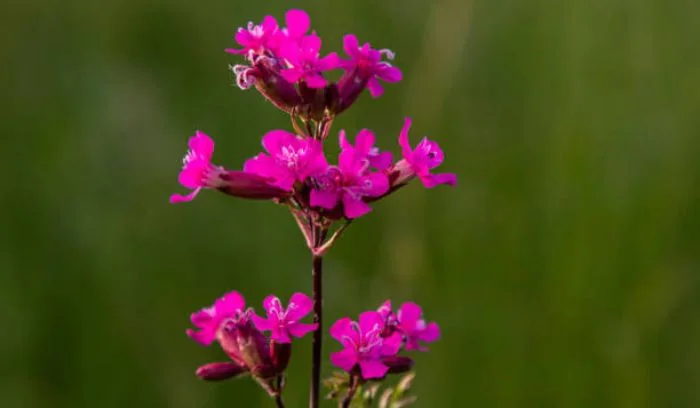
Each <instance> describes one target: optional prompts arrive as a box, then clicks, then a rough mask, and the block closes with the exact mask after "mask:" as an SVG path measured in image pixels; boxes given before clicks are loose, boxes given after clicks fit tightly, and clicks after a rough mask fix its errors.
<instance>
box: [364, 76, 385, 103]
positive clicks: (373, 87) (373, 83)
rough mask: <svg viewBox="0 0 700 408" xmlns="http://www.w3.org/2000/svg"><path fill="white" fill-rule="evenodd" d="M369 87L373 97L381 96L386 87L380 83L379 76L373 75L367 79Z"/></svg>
mask: <svg viewBox="0 0 700 408" xmlns="http://www.w3.org/2000/svg"><path fill="white" fill-rule="evenodd" d="M367 88H368V89H369V94H370V95H372V98H379V97H380V96H382V94H383V93H384V87H383V86H382V84H380V83H379V81H378V80H377V78H375V77H372V78H370V79H369V80H368V81H367Z"/></svg>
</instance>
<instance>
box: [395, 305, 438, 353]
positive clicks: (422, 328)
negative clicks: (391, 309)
mask: <svg viewBox="0 0 700 408" xmlns="http://www.w3.org/2000/svg"><path fill="white" fill-rule="evenodd" d="M396 320H397V325H396V326H397V329H398V330H399V331H400V332H401V333H402V334H403V335H404V338H405V342H406V345H405V347H406V350H419V351H427V350H428V348H427V347H425V346H423V345H422V344H420V342H424V343H432V342H434V341H437V340H438V339H439V338H440V327H439V326H438V324H437V323H435V322H430V323H426V321H425V320H424V319H423V309H421V307H420V306H418V305H417V304H415V303H413V302H406V303H404V304H402V305H401V308H400V309H399V311H398V313H396Z"/></svg>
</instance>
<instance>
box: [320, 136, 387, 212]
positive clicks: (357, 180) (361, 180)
mask: <svg viewBox="0 0 700 408" xmlns="http://www.w3.org/2000/svg"><path fill="white" fill-rule="evenodd" d="M357 139H358V140H357V143H356V145H355V146H353V145H352V144H350V143H349V142H348V141H347V140H346V139H345V135H344V133H341V136H340V144H341V147H342V151H341V152H340V155H339V157H338V166H337V167H335V166H329V167H328V168H327V169H326V170H325V171H324V172H322V173H320V174H317V175H316V176H315V177H314V185H313V188H312V190H311V195H310V202H311V205H312V206H314V207H320V208H325V209H328V210H332V209H334V208H335V207H336V206H337V205H338V203H339V202H341V203H342V204H343V213H344V214H345V217H347V218H349V219H353V218H357V217H361V216H362V215H365V214H367V213H368V212H370V211H371V210H372V209H371V207H370V206H369V204H367V203H366V202H365V201H364V198H365V197H380V196H382V195H384V194H385V193H386V192H387V191H389V179H388V177H387V176H386V174H384V173H382V172H371V171H370V167H371V166H372V163H373V162H374V165H375V166H381V165H383V164H384V163H383V162H384V161H386V159H387V156H386V155H385V154H381V153H379V152H378V150H375V148H374V146H373V144H374V135H373V134H372V132H369V131H361V132H360V133H359V134H358V138H357ZM389 160H390V158H389Z"/></svg>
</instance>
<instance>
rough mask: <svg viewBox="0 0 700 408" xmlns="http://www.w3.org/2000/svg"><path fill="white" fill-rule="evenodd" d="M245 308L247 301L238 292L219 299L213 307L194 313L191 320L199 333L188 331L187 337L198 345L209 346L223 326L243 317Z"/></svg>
mask: <svg viewBox="0 0 700 408" xmlns="http://www.w3.org/2000/svg"><path fill="white" fill-rule="evenodd" d="M244 308H245V299H244V298H243V296H242V295H241V294H240V293H238V292H236V291H233V292H229V293H227V294H225V295H224V296H223V297H221V298H220V299H217V300H216V302H214V304H213V305H212V306H211V307H205V308H203V309H201V310H200V311H198V312H196V313H192V316H191V317H190V319H191V320H192V324H193V325H194V326H195V327H197V328H198V329H199V331H195V330H192V329H188V330H187V335H188V336H190V337H191V338H192V339H193V340H194V341H196V342H197V343H200V344H202V345H204V346H208V345H210V344H211V343H212V342H213V341H214V340H215V339H216V335H217V331H218V330H219V327H220V326H221V324H222V323H224V322H225V321H226V320H228V319H231V318H235V317H237V316H239V315H241V314H242V313H243V309H244Z"/></svg>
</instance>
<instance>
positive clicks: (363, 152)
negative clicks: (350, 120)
mask: <svg viewBox="0 0 700 408" xmlns="http://www.w3.org/2000/svg"><path fill="white" fill-rule="evenodd" d="M340 148H341V149H342V150H343V151H349V152H352V153H348V154H351V155H352V156H353V160H354V161H357V162H360V163H362V162H363V161H366V162H367V163H368V164H369V165H370V166H371V167H374V168H375V169H377V170H385V169H387V168H389V167H390V166H391V163H392V161H393V160H392V155H391V152H380V151H379V148H377V147H375V146H374V133H372V131H371V130H369V129H362V130H360V131H359V132H358V133H357V137H356V138H355V145H354V146H353V145H352V144H351V143H350V142H349V141H348V140H347V138H346V137H345V131H344V130H341V131H340Z"/></svg>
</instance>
